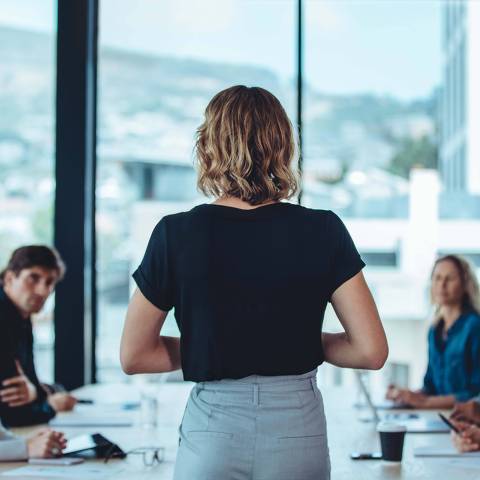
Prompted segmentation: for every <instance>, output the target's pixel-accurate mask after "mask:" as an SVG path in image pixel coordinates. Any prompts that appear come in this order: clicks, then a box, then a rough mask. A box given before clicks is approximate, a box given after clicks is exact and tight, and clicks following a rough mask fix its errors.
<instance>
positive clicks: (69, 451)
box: [62, 433, 126, 458]
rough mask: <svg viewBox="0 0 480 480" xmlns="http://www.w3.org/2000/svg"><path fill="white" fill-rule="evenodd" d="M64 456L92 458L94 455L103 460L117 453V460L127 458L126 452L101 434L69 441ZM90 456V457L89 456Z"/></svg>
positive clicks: (81, 436) (80, 436)
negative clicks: (85, 455)
mask: <svg viewBox="0 0 480 480" xmlns="http://www.w3.org/2000/svg"><path fill="white" fill-rule="evenodd" d="M62 453H63V456H72V455H73V456H82V457H83V456H84V455H83V453H86V454H87V456H92V453H93V454H94V456H95V457H97V458H103V457H105V456H106V455H111V454H112V453H115V457H116V458H125V457H126V454H125V452H124V451H123V450H122V449H121V448H120V447H119V446H118V445H116V444H115V443H113V442H111V441H110V440H108V439H107V438H105V437H104V436H103V435H101V434H100V433H94V434H91V435H79V436H78V437H73V438H71V439H68V441H67V447H66V448H65V449H64V450H63V452H62ZM88 454H89V455H88Z"/></svg>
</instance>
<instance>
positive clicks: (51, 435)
mask: <svg viewBox="0 0 480 480" xmlns="http://www.w3.org/2000/svg"><path fill="white" fill-rule="evenodd" d="M66 446H67V441H66V440H65V438H64V436H63V433H60V432H54V431H52V430H49V429H46V430H40V431H38V432H37V433H34V434H33V435H32V436H31V437H29V438H27V452H28V458H52V457H58V456H60V455H61V453H62V450H63V449H64V448H65V447H66Z"/></svg>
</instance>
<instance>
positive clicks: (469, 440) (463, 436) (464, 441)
mask: <svg viewBox="0 0 480 480" xmlns="http://www.w3.org/2000/svg"><path fill="white" fill-rule="evenodd" d="M458 423H459V422H455V425H456V426H457V427H459V428H460V429H461V432H460V433H454V432H452V441H453V444H454V445H455V447H456V449H457V450H458V451H459V452H473V451H475V450H479V449H480V428H479V427H477V426H476V425H468V426H466V427H464V426H463V425H458Z"/></svg>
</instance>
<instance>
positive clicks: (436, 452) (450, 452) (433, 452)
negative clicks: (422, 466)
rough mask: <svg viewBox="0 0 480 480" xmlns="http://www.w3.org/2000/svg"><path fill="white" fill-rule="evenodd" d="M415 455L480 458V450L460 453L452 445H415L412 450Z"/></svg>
mask: <svg viewBox="0 0 480 480" xmlns="http://www.w3.org/2000/svg"><path fill="white" fill-rule="evenodd" d="M413 454H414V455H415V456H416V457H461V458H465V459H469V458H476V459H479V458H480V452H468V453H460V452H459V451H458V450H456V449H455V447H454V446H453V445H445V446H438V445H437V446H432V447H417V448H415V449H414V450H413Z"/></svg>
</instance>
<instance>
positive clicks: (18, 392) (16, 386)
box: [0, 360, 37, 407]
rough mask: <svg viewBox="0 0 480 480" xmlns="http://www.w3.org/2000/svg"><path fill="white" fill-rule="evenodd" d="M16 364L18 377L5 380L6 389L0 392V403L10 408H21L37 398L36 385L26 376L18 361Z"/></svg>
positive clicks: (3, 384)
mask: <svg viewBox="0 0 480 480" xmlns="http://www.w3.org/2000/svg"><path fill="white" fill-rule="evenodd" d="M15 364H16V366H17V372H18V375H17V376H16V377H11V378H7V379H6V380H4V381H3V383H2V386H3V387H4V388H2V390H0V401H2V402H4V403H6V404H7V405H8V406H9V407H21V406H22V405H27V404H29V403H32V402H33V401H34V400H36V398H37V389H36V388H35V385H33V383H32V382H31V381H30V380H29V379H28V377H27V376H26V375H25V373H24V371H23V369H22V367H21V365H20V363H19V362H18V360H15Z"/></svg>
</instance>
